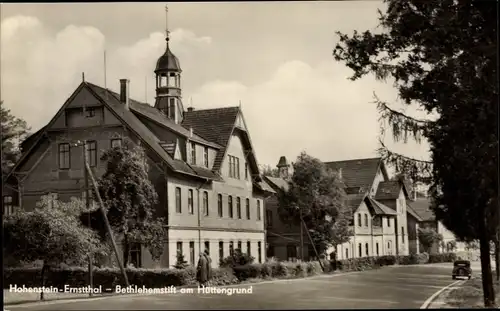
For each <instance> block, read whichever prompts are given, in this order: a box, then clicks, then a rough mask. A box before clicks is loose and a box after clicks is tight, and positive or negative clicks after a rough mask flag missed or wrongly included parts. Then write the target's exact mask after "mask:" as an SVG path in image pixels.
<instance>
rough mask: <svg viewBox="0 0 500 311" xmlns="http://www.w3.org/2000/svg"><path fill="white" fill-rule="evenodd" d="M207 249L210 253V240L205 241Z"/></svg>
mask: <svg viewBox="0 0 500 311" xmlns="http://www.w3.org/2000/svg"><path fill="white" fill-rule="evenodd" d="M205 249H206V250H207V251H208V253H209V254H210V242H209V241H205Z"/></svg>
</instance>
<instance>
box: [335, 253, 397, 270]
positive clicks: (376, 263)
mask: <svg viewBox="0 0 500 311" xmlns="http://www.w3.org/2000/svg"><path fill="white" fill-rule="evenodd" d="M384 257H389V256H384ZM390 262H395V260H394V261H389V260H388V259H387V258H383V257H362V258H350V259H344V260H340V261H338V262H337V268H338V269H340V270H342V271H364V270H370V269H376V268H379V267H381V266H383V265H389V263H390ZM383 263H388V264H383Z"/></svg>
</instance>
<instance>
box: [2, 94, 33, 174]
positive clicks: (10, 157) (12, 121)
mask: <svg viewBox="0 0 500 311" xmlns="http://www.w3.org/2000/svg"><path fill="white" fill-rule="evenodd" d="M0 121H1V127H2V132H1V133H2V147H1V148H2V174H3V175H6V174H7V173H8V172H10V170H11V169H12V167H13V166H14V164H15V163H16V162H17V160H18V159H19V156H20V154H21V153H20V150H19V143H20V142H21V141H23V140H24V139H25V138H26V137H27V136H28V134H29V130H30V129H29V127H28V125H27V124H26V121H24V120H23V119H20V118H18V117H16V116H14V115H12V114H11V112H10V110H9V109H7V108H5V107H4V103H3V101H0Z"/></svg>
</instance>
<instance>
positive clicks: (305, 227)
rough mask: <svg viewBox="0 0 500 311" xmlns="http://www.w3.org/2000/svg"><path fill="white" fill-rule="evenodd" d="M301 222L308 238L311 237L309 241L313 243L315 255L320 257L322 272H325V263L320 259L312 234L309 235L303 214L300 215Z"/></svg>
mask: <svg viewBox="0 0 500 311" xmlns="http://www.w3.org/2000/svg"><path fill="white" fill-rule="evenodd" d="M300 221H301V223H302V225H303V226H304V229H305V230H306V232H307V236H308V237H309V241H310V242H311V245H312V247H313V249H314V253H316V256H317V257H318V262H319V265H320V266H321V270H323V271H325V267H324V266H323V263H322V262H321V258H319V254H318V251H317V250H316V246H315V245H314V242H313V239H312V237H311V234H310V233H309V230H308V229H307V226H306V222H305V221H304V218H302V213H300ZM301 227H302V226H301Z"/></svg>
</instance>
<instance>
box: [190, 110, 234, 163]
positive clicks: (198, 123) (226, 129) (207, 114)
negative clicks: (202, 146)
mask: <svg viewBox="0 0 500 311" xmlns="http://www.w3.org/2000/svg"><path fill="white" fill-rule="evenodd" d="M239 113H240V108H239V107H227V108H215V109H203V110H193V111H187V112H185V113H184V120H183V121H182V126H184V127H185V128H193V131H194V132H195V133H196V134H198V135H200V136H201V137H203V138H205V139H206V140H208V141H211V142H214V143H216V144H218V145H220V146H221V147H222V148H220V149H219V151H218V152H217V155H216V156H215V161H214V166H213V170H214V171H218V170H219V169H220V167H221V165H222V161H223V160H224V156H225V154H226V149H227V145H228V144H229V139H230V138H231V135H232V134H233V129H234V125H235V123H236V117H237V116H238V114H239Z"/></svg>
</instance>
